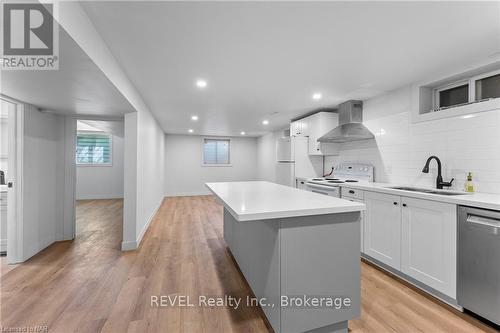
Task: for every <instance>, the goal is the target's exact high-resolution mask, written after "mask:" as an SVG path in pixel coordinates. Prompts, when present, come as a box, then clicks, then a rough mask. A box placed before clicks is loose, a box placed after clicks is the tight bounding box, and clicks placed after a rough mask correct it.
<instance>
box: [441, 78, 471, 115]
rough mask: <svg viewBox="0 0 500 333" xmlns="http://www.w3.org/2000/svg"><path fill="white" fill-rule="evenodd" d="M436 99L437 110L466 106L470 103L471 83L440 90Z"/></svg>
mask: <svg viewBox="0 0 500 333" xmlns="http://www.w3.org/2000/svg"><path fill="white" fill-rule="evenodd" d="M434 98H435V105H436V107H437V109H443V108H449V107H453V106H458V105H461V104H466V103H468V102H469V82H465V83H464V82H460V83H455V84H452V85H447V86H446V87H442V88H438V89H436V92H435V95H434Z"/></svg>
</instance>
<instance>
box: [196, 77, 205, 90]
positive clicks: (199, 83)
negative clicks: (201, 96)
mask: <svg viewBox="0 0 500 333" xmlns="http://www.w3.org/2000/svg"><path fill="white" fill-rule="evenodd" d="M196 86H197V87H198V88H205V87H206V86H207V81H205V80H203V79H198V80H196Z"/></svg>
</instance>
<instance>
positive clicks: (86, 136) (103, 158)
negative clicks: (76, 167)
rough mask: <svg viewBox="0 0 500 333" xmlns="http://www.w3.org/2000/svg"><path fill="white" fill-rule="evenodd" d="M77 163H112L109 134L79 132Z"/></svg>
mask: <svg viewBox="0 0 500 333" xmlns="http://www.w3.org/2000/svg"><path fill="white" fill-rule="evenodd" d="M76 163H77V164H97V165H99V164H111V136H110V135H109V134H97V133H78V134H77V137H76Z"/></svg>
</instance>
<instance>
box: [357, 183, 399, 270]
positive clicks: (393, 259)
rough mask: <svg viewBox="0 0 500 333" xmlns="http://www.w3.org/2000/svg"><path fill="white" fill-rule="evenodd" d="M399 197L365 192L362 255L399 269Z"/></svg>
mask: <svg viewBox="0 0 500 333" xmlns="http://www.w3.org/2000/svg"><path fill="white" fill-rule="evenodd" d="M400 200H401V197H400V196H397V195H389V194H382V193H375V192H369V191H365V193H364V201H365V205H366V211H365V219H364V224H365V232H364V243H365V244H364V251H365V252H364V253H365V254H367V255H369V256H370V257H373V258H374V259H377V260H379V261H381V262H383V263H384V264H386V265H389V266H391V267H393V268H395V269H398V270H399V269H400V268H401V207H400Z"/></svg>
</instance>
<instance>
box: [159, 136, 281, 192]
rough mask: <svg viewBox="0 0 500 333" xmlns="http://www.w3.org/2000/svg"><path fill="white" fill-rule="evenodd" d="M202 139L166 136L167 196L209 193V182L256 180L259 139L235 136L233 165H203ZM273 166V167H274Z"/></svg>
mask: <svg viewBox="0 0 500 333" xmlns="http://www.w3.org/2000/svg"><path fill="white" fill-rule="evenodd" d="M203 138H204V137H203V136H197V135H171V134H168V135H167V144H166V157H167V163H166V166H165V175H166V182H165V189H166V195H167V196H182V195H201V194H209V191H208V190H207V188H206V187H205V183H206V182H219V181H250V180H257V179H258V178H257V177H258V176H257V139H256V138H245V137H232V138H230V139H231V146H230V160H231V165H232V166H210V167H206V166H205V167H204V166H202V150H203ZM273 167H274V165H273Z"/></svg>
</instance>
